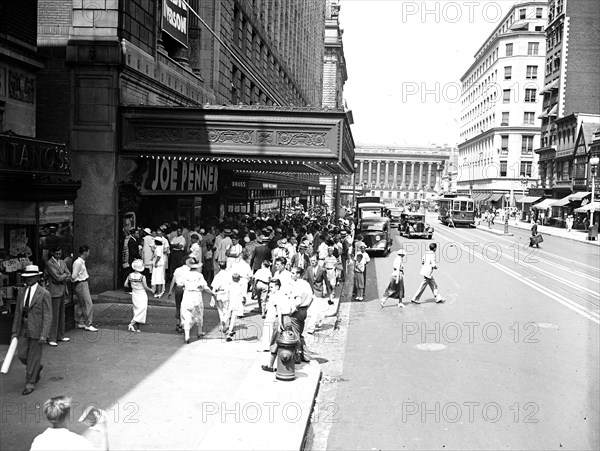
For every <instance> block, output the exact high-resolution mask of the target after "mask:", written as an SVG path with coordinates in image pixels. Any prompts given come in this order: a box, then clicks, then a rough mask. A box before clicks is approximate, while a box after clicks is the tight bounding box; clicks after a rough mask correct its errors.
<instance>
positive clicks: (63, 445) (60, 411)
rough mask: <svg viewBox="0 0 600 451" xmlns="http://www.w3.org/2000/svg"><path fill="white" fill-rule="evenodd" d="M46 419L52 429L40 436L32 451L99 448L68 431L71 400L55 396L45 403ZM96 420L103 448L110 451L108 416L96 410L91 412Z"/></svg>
mask: <svg viewBox="0 0 600 451" xmlns="http://www.w3.org/2000/svg"><path fill="white" fill-rule="evenodd" d="M43 412H44V417H45V418H46V420H48V421H49V422H50V424H52V427H51V428H48V429H46V430H45V431H44V432H42V433H41V434H40V435H38V436H37V437H36V438H35V439H34V440H33V443H32V444H31V450H32V451H42V450H44V451H48V450H82V451H87V450H96V449H98V448H96V447H94V445H93V444H92V443H91V442H90V441H89V440H88V439H86V438H85V437H82V436H81V435H79V434H76V433H74V432H71V431H69V430H68V429H67V422H68V420H69V417H70V413H71V398H67V397H66V396H55V397H54V398H50V399H49V400H48V401H46V402H45V403H44V410H43ZM90 415H91V416H92V417H93V418H94V420H92V423H93V426H95V427H96V428H97V429H99V430H100V433H101V448H100V449H102V450H108V440H107V430H106V416H105V414H104V413H103V412H102V411H100V410H98V409H95V410H94V411H92V412H90Z"/></svg>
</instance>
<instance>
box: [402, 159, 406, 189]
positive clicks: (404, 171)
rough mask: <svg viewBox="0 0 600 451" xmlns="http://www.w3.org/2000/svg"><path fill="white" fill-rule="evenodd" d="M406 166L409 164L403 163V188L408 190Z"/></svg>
mask: <svg viewBox="0 0 600 451" xmlns="http://www.w3.org/2000/svg"><path fill="white" fill-rule="evenodd" d="M406 165H407V162H406V161H403V162H402V188H406V185H407V184H406Z"/></svg>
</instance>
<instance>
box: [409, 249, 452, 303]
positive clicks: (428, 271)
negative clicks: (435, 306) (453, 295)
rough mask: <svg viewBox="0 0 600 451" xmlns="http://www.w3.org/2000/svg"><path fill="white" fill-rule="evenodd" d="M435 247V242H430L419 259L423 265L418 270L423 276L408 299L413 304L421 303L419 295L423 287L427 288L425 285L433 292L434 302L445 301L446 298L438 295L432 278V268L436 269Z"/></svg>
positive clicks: (423, 289)
mask: <svg viewBox="0 0 600 451" xmlns="http://www.w3.org/2000/svg"><path fill="white" fill-rule="evenodd" d="M436 249H437V244H435V243H431V244H430V245H429V251H427V252H425V255H424V256H423V260H422V261H421V263H422V264H423V266H422V267H421V272H420V274H421V275H422V276H423V281H422V282H421V285H420V286H419V288H418V289H417V292H416V294H415V295H414V296H413V297H412V299H411V300H410V302H412V303H414V304H420V303H421V302H420V301H419V298H420V297H421V295H422V294H423V291H425V288H427V286H429V288H431V291H432V292H433V296H434V297H435V302H437V303H441V302H446V300H445V299H443V298H442V297H441V296H440V295H439V292H438V286H437V283H436V282H435V279H434V278H433V270H434V269H437V263H436V261H435V251H436Z"/></svg>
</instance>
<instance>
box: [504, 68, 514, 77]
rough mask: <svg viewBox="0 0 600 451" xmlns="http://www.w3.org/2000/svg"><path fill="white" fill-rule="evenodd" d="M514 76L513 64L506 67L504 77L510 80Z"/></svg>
mask: <svg viewBox="0 0 600 451" xmlns="http://www.w3.org/2000/svg"><path fill="white" fill-rule="evenodd" d="M511 77H512V66H506V67H504V79H505V80H510V79H511Z"/></svg>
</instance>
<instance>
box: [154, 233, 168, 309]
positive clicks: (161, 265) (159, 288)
mask: <svg viewBox="0 0 600 451" xmlns="http://www.w3.org/2000/svg"><path fill="white" fill-rule="evenodd" d="M163 244H164V243H163V242H162V240H161V239H159V238H156V239H155V240H154V252H153V256H152V265H153V267H152V292H153V293H154V297H158V298H160V297H161V296H162V295H163V294H164V293H165V250H164V246H163Z"/></svg>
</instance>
